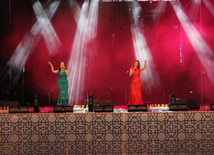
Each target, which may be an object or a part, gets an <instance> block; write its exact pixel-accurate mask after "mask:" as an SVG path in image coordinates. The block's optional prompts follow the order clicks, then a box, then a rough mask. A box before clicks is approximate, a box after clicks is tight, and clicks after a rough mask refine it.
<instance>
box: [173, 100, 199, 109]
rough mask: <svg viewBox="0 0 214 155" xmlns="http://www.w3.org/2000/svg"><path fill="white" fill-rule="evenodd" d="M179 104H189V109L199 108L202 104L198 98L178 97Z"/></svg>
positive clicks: (177, 102)
mask: <svg viewBox="0 0 214 155" xmlns="http://www.w3.org/2000/svg"><path fill="white" fill-rule="evenodd" d="M176 104H177V105H183V104H185V105H187V106H188V108H189V109H196V110H199V109H200V106H199V104H198V100H197V99H176Z"/></svg>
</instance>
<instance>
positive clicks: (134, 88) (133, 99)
mask: <svg viewBox="0 0 214 155" xmlns="http://www.w3.org/2000/svg"><path fill="white" fill-rule="evenodd" d="M132 70H133V68H132ZM141 87H142V82H141V79H140V69H136V71H134V72H133V74H132V81H131V93H130V97H129V102H128V105H142V104H143V99H142V89H141Z"/></svg>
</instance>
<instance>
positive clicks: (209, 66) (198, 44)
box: [171, 2, 214, 85]
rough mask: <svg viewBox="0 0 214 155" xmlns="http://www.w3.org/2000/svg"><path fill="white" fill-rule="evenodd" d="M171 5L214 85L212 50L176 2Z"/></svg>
mask: <svg viewBox="0 0 214 155" xmlns="http://www.w3.org/2000/svg"><path fill="white" fill-rule="evenodd" d="M171 5H172V7H173V9H174V11H175V13H176V15H177V17H178V19H179V21H180V22H181V25H182V26H183V28H184V31H185V33H186V35H187V37H188V39H189V40H190V42H191V45H192V47H193V48H194V50H195V52H196V54H197V56H198V58H199V60H200V62H201V64H202V66H203V67H204V69H205V71H206V73H207V75H208V77H209V79H210V81H211V82H212V84H213V85H214V70H213V68H214V62H213V58H214V51H213V50H212V49H211V48H210V47H209V46H208V45H207V43H206V42H205V40H204V39H203V38H202V36H201V35H200V33H199V32H198V31H197V29H196V28H195V27H194V26H193V25H192V23H191V22H190V20H189V19H188V17H187V16H186V14H185V13H184V11H183V10H182V9H181V7H180V6H179V4H178V3H173V2H171Z"/></svg>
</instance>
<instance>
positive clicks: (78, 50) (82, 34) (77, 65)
mask: <svg viewBox="0 0 214 155" xmlns="http://www.w3.org/2000/svg"><path fill="white" fill-rule="evenodd" d="M98 7H99V1H95V0H92V1H91V2H90V7H89V1H85V2H84V3H83V5H82V8H81V10H79V9H77V12H76V14H77V15H76V18H75V19H76V20H78V24H77V30H76V34H75V39H74V42H73V47H72V50H71V55H70V58H69V65H68V69H69V72H70V73H71V75H72V76H69V77H68V82H69V89H68V94H69V102H70V103H69V104H70V105H76V104H79V103H78V102H79V99H80V97H81V96H80V94H82V92H83V89H84V80H85V67H86V54H87V53H88V52H89V51H88V50H89V49H87V44H89V43H91V42H93V40H94V39H95V37H96V34H97V20H98ZM78 13H79V15H78Z"/></svg>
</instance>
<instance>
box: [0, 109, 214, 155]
mask: <svg viewBox="0 0 214 155" xmlns="http://www.w3.org/2000/svg"><path fill="white" fill-rule="evenodd" d="M122 110H123V109H118V110H116V111H115V112H110V113H93V112H92V113H89V112H80V111H78V110H77V111H75V112H74V113H25V114H24V113H18V114H10V113H9V114H8V113H4V114H0V148H1V149H0V154H87V155H88V154H173V155H174V154H182V155H183V154H213V153H214V149H213V148H214V112H213V111H185V112H184V111H179V112H168V111H165V112H130V113H128V112H127V111H124V110H123V111H122Z"/></svg>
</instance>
